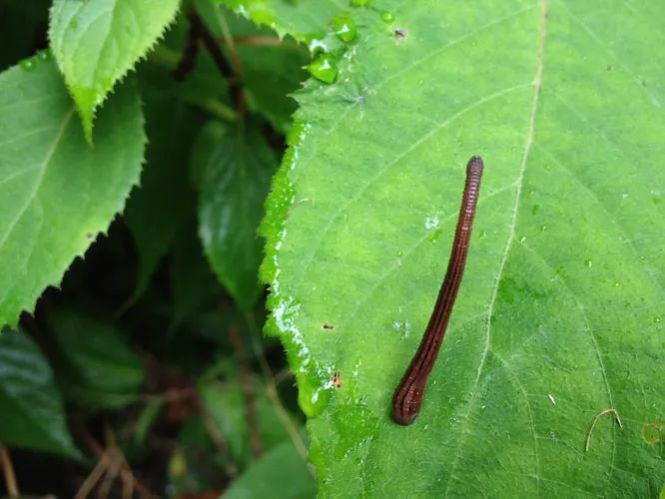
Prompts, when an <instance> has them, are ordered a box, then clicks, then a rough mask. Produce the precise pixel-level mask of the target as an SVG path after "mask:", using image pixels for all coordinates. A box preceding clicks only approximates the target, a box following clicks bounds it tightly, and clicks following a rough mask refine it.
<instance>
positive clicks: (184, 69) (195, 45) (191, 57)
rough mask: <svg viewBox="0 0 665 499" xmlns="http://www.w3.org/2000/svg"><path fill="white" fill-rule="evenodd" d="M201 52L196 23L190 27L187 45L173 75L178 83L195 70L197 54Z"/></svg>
mask: <svg viewBox="0 0 665 499" xmlns="http://www.w3.org/2000/svg"><path fill="white" fill-rule="evenodd" d="M198 52H199V39H198V33H197V30H196V26H195V25H194V23H192V24H190V25H189V30H187V44H186V45H185V50H184V51H183V53H182V57H181V58H180V62H179V63H178V66H176V68H175V69H174V70H173V72H172V73H171V74H172V75H173V79H174V80H176V81H183V80H184V79H185V78H187V76H188V75H189V73H191V72H192V70H193V69H194V65H195V64H196V54H198Z"/></svg>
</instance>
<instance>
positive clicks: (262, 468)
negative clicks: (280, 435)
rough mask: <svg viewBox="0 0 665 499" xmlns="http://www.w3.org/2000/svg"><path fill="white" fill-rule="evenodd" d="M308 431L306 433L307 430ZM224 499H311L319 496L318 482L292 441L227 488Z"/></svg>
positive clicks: (267, 454)
mask: <svg viewBox="0 0 665 499" xmlns="http://www.w3.org/2000/svg"><path fill="white" fill-rule="evenodd" d="M303 433H304V432H303ZM223 497H224V499H249V498H252V497H270V498H271V499H310V498H313V497H316V481H315V480H314V477H313V476H312V471H310V469H309V468H308V466H307V464H306V462H305V457H304V456H301V455H300V454H298V452H297V450H296V447H295V446H294V445H293V442H291V441H290V440H285V441H284V442H282V443H281V444H279V445H278V446H276V447H274V448H272V449H271V450H270V451H268V452H266V454H265V455H263V456H262V457H261V458H260V459H258V460H257V461H254V462H253V463H252V464H250V466H249V467H248V468H247V469H246V470H245V471H244V472H243V473H242V475H240V476H239V477H238V478H236V479H235V480H234V481H233V483H232V484H231V487H229V488H228V489H227V490H226V491H224V496H223Z"/></svg>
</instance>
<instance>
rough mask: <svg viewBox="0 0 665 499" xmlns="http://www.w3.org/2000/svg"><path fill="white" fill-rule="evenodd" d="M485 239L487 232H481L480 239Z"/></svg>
mask: <svg viewBox="0 0 665 499" xmlns="http://www.w3.org/2000/svg"><path fill="white" fill-rule="evenodd" d="M486 237H487V232H485V231H482V232H481V233H480V239H485V238H486Z"/></svg>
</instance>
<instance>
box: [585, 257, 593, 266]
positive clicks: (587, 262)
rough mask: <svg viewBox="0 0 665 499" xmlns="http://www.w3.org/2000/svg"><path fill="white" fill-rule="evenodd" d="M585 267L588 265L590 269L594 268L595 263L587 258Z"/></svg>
mask: <svg viewBox="0 0 665 499" xmlns="http://www.w3.org/2000/svg"><path fill="white" fill-rule="evenodd" d="M584 265H586V266H587V267H588V268H591V267H592V266H593V262H592V261H591V259H590V258H586V259H585V260H584Z"/></svg>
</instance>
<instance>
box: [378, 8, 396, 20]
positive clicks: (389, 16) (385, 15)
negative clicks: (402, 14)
mask: <svg viewBox="0 0 665 499" xmlns="http://www.w3.org/2000/svg"><path fill="white" fill-rule="evenodd" d="M381 19H383V21H384V22H386V23H391V22H393V21H394V20H395V16H393V15H392V14H391V13H390V12H388V11H387V10H384V11H383V12H381Z"/></svg>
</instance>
